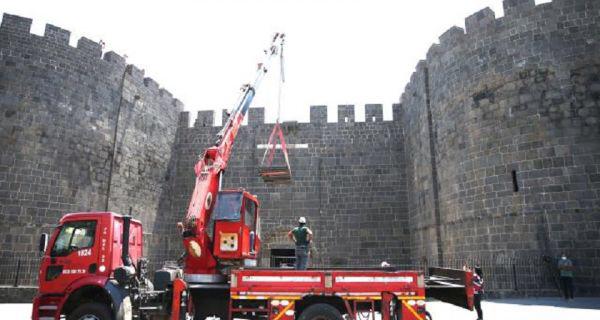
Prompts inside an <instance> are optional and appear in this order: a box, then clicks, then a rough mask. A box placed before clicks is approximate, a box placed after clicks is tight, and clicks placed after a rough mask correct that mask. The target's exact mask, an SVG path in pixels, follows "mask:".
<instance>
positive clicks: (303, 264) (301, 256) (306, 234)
mask: <svg viewBox="0 0 600 320" xmlns="http://www.w3.org/2000/svg"><path fill="white" fill-rule="evenodd" d="M288 237H289V238H290V239H291V240H292V241H294V243H295V244H296V263H295V267H296V270H306V268H307V266H308V251H309V248H310V243H311V242H312V238H313V233H312V231H311V230H310V229H309V228H308V227H307V226H306V218H305V217H300V219H298V226H297V227H295V228H294V229H292V230H290V232H288Z"/></svg>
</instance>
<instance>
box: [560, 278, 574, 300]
mask: <svg viewBox="0 0 600 320" xmlns="http://www.w3.org/2000/svg"><path fill="white" fill-rule="evenodd" d="M560 284H561V286H562V289H563V294H564V295H565V299H573V278H572V277H560Z"/></svg>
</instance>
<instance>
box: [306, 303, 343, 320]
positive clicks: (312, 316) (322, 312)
mask: <svg viewBox="0 0 600 320" xmlns="http://www.w3.org/2000/svg"><path fill="white" fill-rule="evenodd" d="M341 319H342V314H341V313H340V312H339V311H338V309H336V308H334V307H332V306H330V305H328V304H326V303H316V304H313V305H311V306H309V307H308V308H306V309H304V311H302V313H301V314H300V318H298V320H341Z"/></svg>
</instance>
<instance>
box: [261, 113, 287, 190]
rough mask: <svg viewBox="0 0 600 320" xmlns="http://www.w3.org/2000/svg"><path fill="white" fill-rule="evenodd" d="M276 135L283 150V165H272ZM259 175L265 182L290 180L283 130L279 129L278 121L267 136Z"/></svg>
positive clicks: (275, 147)
mask: <svg viewBox="0 0 600 320" xmlns="http://www.w3.org/2000/svg"><path fill="white" fill-rule="evenodd" d="M276 137H278V138H279V141H280V142H281V151H282V152H283V157H284V159H285V165H286V166H285V167H282V166H272V164H273V158H274V157H275V150H276V149H277V144H276V143H275V138H276ZM265 160H266V162H265ZM260 176H261V177H262V178H263V180H264V181H265V182H278V183H286V182H290V181H291V179H292V169H291V168H290V160H289V158H288V152H287V147H286V144H285V138H284V137H283V130H281V126H280V125H279V122H276V123H275V126H274V127H273V131H272V132H271V136H269V141H268V142H267V149H266V150H265V155H264V156H263V159H262V163H261V168H260Z"/></svg>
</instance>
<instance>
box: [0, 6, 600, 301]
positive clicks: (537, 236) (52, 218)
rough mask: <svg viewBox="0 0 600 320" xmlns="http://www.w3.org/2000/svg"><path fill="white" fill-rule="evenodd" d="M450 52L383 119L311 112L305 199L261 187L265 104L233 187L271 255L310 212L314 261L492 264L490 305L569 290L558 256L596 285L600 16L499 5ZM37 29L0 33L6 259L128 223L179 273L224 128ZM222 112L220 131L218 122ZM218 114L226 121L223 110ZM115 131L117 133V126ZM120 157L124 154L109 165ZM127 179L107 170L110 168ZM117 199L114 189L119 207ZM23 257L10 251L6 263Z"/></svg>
mask: <svg viewBox="0 0 600 320" xmlns="http://www.w3.org/2000/svg"><path fill="white" fill-rule="evenodd" d="M504 8H505V14H504V17H502V18H498V19H496V18H495V14H494V12H492V11H491V10H490V9H484V10H481V11H479V12H477V13H475V14H473V15H471V16H469V17H468V18H467V19H466V21H465V24H466V33H465V31H463V29H461V28H458V27H452V28H450V29H448V31H447V32H445V33H444V34H443V35H441V36H440V44H435V45H433V46H432V47H431V48H430V50H429V51H428V53H427V57H426V60H422V61H420V62H419V63H418V65H417V68H416V70H415V72H414V74H413V75H412V77H411V80H410V82H409V83H408V84H407V85H406V88H405V90H404V93H403V94H402V98H401V103H398V104H395V105H394V106H393V119H394V120H393V121H383V116H382V115H383V112H382V107H381V105H376V104H369V105H366V106H365V120H366V121H365V122H356V119H355V110H354V107H353V106H337V108H338V122H336V123H328V121H327V107H326V106H312V107H311V112H310V122H309V123H296V122H291V123H283V124H282V128H283V130H284V132H285V135H286V139H287V142H288V144H297V145H301V144H307V145H308V148H306V149H304V148H299V149H290V160H291V162H292V174H293V176H294V182H293V184H291V185H289V186H281V185H280V186H272V185H266V184H264V183H263V182H262V180H260V178H259V177H258V170H257V169H258V166H259V165H260V162H261V159H262V156H263V152H264V149H258V148H257V145H259V144H264V143H266V141H267V138H268V136H269V133H270V132H271V130H272V127H273V125H272V124H264V109H262V108H252V109H250V112H249V114H248V118H249V119H248V123H249V125H248V126H244V127H243V128H242V129H241V131H240V135H239V140H238V141H237V142H236V146H235V148H234V153H233V158H232V159H231V161H230V163H229V167H228V170H227V172H226V174H225V179H224V183H225V187H240V186H243V187H245V188H247V189H248V190H249V191H250V192H252V193H255V194H257V195H258V197H259V199H260V201H261V204H262V207H261V210H262V220H261V226H262V240H263V251H262V252H263V256H262V257H261V265H263V266H265V265H268V264H269V258H270V257H269V254H270V249H280V248H291V243H290V242H289V241H288V240H287V239H286V236H285V235H286V232H287V230H288V229H289V228H290V227H291V226H293V225H295V221H296V219H297V217H299V216H306V217H307V218H308V221H309V225H310V226H311V227H312V228H313V230H314V231H315V239H316V241H315V252H314V262H315V264H316V265H335V266H340V265H344V266H359V265H365V266H366V265H368V266H375V265H377V264H379V262H381V261H382V260H386V261H389V262H391V263H393V264H396V265H398V264H410V265H412V266H417V267H419V266H421V267H422V266H424V265H446V266H454V267H460V266H462V265H463V264H465V263H469V264H473V263H480V264H482V265H483V266H484V269H485V270H486V274H487V284H488V288H489V289H492V290H493V291H494V294H502V295H504V294H513V293H514V292H516V291H515V290H516V287H515V284H514V283H513V281H515V280H516V282H517V283H518V287H519V292H520V293H527V292H533V291H535V292H536V294H540V292H542V293H550V294H552V293H554V292H555V288H554V285H553V281H554V280H553V276H554V275H555V271H556V270H555V269H553V258H554V257H556V256H557V255H559V254H560V253H561V252H562V251H564V252H566V253H567V254H568V255H569V256H570V257H572V259H574V261H575V263H576V266H577V269H576V281H577V287H578V288H579V290H580V293H592V292H596V293H597V292H598V288H600V278H599V276H598V274H600V269H599V268H600V267H599V266H600V234H599V232H598V230H599V229H600V123H599V122H600V80H599V79H600V55H599V52H600V30H599V28H600V27H599V26H600V24H599V23H600V3H598V2H597V1H592V0H578V1H572V0H555V1H553V2H551V3H545V4H541V5H537V6H536V5H535V3H534V1H532V0H506V1H504ZM30 26H31V20H30V19H26V18H21V17H17V16H11V15H5V16H4V18H3V20H2V24H1V26H0V107H1V109H0V110H1V113H0V150H2V153H1V154H0V234H2V236H1V237H0V254H1V253H3V252H6V253H10V254H11V255H10V256H14V253H15V252H16V253H23V254H29V255H31V254H30V253H31V252H32V251H34V250H35V246H36V243H37V237H38V235H39V233H41V232H47V231H48V230H50V228H51V227H52V226H53V225H54V224H55V223H56V221H57V220H58V218H59V217H60V216H61V215H62V214H64V213H67V212H74V211H88V210H105V207H106V202H107V199H108V208H109V210H113V211H119V212H127V211H128V209H129V207H130V206H131V207H133V212H134V215H135V216H136V217H137V218H139V219H141V220H142V221H143V223H144V225H145V232H146V240H147V242H146V254H147V255H149V256H150V258H151V259H152V260H153V261H154V262H155V263H160V262H161V261H164V260H165V259H175V258H177V257H178V256H179V254H180V253H181V239H180V236H179V235H178V234H177V231H176V229H175V228H174V226H175V224H176V222H178V221H180V220H181V219H182V217H183V215H184V212H185V211H186V209H187V205H188V201H189V197H190V194H191V191H192V187H193V180H194V174H193V165H194V163H195V161H197V157H198V154H199V153H201V152H202V151H203V150H204V148H205V147H207V146H209V145H211V144H212V143H213V142H214V139H215V135H216V133H217V131H218V130H219V128H216V127H214V126H213V123H214V117H215V115H214V113H213V112H212V111H201V112H199V113H198V117H197V119H196V121H195V123H194V124H193V125H192V126H191V127H190V116H189V114H188V113H187V112H183V113H182V112H181V111H182V110H183V105H182V103H181V102H179V101H178V100H177V99H174V98H173V97H172V95H171V94H170V93H169V92H168V91H167V90H165V89H162V88H160V86H159V85H158V84H157V83H156V82H155V81H154V80H153V79H151V78H144V71H143V70H140V69H138V68H136V67H134V66H131V65H129V66H128V65H127V64H126V61H125V59H124V58H123V57H121V56H119V55H118V54H116V53H114V52H108V53H106V54H105V55H104V58H103V59H101V58H100V57H101V53H102V52H101V51H102V50H101V49H102V48H101V46H100V45H99V44H98V43H96V42H94V41H91V40H88V39H85V38H82V39H81V40H80V41H79V42H78V46H77V48H73V47H70V46H69V45H68V40H69V36H70V33H69V31H66V30H63V29H60V28H58V27H54V26H48V27H47V28H46V33H45V36H43V37H40V36H37V35H32V34H30V33H29V29H30ZM217 116H219V115H217ZM221 116H222V117H226V114H225V113H223V114H222V115H221ZM117 119H119V122H118V123H119V124H118V130H117V137H116V140H115V139H114V137H113V135H114V132H115V125H116V123H117ZM113 148H114V150H116V152H115V153H114V160H113V156H112V155H113ZM111 164H112V168H113V169H112V171H111V169H110V168H111ZM109 186H110V191H109ZM6 256H9V255H6Z"/></svg>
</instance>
